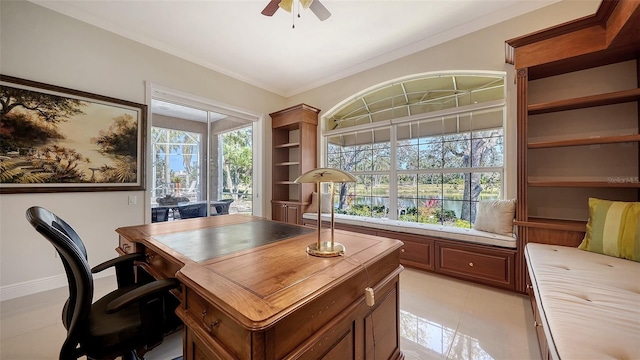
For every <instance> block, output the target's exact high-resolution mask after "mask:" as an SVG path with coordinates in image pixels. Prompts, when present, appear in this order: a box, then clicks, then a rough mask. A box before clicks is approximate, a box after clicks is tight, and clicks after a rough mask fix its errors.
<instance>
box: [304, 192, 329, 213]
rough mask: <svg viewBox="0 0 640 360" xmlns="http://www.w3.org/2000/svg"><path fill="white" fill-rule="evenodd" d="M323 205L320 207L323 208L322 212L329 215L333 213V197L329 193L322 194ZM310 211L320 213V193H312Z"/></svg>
mask: <svg viewBox="0 0 640 360" xmlns="http://www.w3.org/2000/svg"><path fill="white" fill-rule="evenodd" d="M321 200H322V203H321V204H320V206H322V209H320V212H322V213H325V214H328V213H330V212H331V196H330V194H329V193H322V199H321ZM309 211H313V212H315V213H317V212H318V193H317V192H313V193H311V206H309Z"/></svg>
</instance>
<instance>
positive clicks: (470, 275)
mask: <svg viewBox="0 0 640 360" xmlns="http://www.w3.org/2000/svg"><path fill="white" fill-rule="evenodd" d="M436 251H437V253H438V262H437V264H436V272H439V273H442V274H447V275H452V276H457V277H462V278H466V279H469V280H474V281H477V282H480V283H485V284H487V285H493V286H499V287H503V288H509V289H513V286H514V271H515V264H514V260H515V254H514V253H513V252H510V251H506V250H502V249H487V248H486V247H485V248H480V247H474V246H466V245H458V244H450V243H440V242H436Z"/></svg>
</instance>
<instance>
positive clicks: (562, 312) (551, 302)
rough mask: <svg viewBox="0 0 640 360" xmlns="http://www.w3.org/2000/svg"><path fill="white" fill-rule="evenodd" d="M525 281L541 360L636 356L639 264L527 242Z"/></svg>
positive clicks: (638, 355) (639, 342) (639, 332)
mask: <svg viewBox="0 0 640 360" xmlns="http://www.w3.org/2000/svg"><path fill="white" fill-rule="evenodd" d="M525 258H526V262H527V268H528V271H529V278H530V284H529V285H528V286H527V288H528V290H529V295H530V296H531V303H532V307H533V313H534V317H535V326H536V329H537V333H538V341H539V343H540V349H541V353H542V358H543V359H545V360H546V359H639V358H640V263H639V262H635V261H631V260H626V259H621V258H618V257H613V256H608V255H603V254H599V253H594V252H589V251H584V250H581V249H578V248H573V247H567V246H557V245H545V244H536V243H529V244H527V246H526V247H525Z"/></svg>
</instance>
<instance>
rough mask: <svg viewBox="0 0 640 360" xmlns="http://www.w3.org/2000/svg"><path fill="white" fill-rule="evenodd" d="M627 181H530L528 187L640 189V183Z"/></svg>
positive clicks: (624, 179)
mask: <svg viewBox="0 0 640 360" xmlns="http://www.w3.org/2000/svg"><path fill="white" fill-rule="evenodd" d="M626 179H627V178H623V177H621V178H620V180H618V181H615V180H614V181H558V180H529V181H528V182H527V185H529V186H534V187H580V188H640V182H637V181H635V179H629V180H626ZM632 180H634V181H632Z"/></svg>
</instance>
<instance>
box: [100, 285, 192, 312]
mask: <svg viewBox="0 0 640 360" xmlns="http://www.w3.org/2000/svg"><path fill="white" fill-rule="evenodd" d="M178 286H180V282H179V281H178V280H177V279H175V278H169V279H162V280H158V281H153V282H150V283H148V284H145V285H142V286H140V287H138V288H136V289H134V290H132V291H129V292H128V293H126V294H124V295H122V296H119V297H117V298H115V299H113V300H111V301H110V302H109V304H107V308H106V311H107V314H112V313H114V312H117V311H120V310H121V309H122V308H124V307H126V306H129V305H131V304H132V303H134V302H137V301H140V300H143V299H146V298H152V297H156V296H157V295H158V294H160V293H163V292H167V291H169V290H171V289H175V288H177V287H178Z"/></svg>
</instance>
